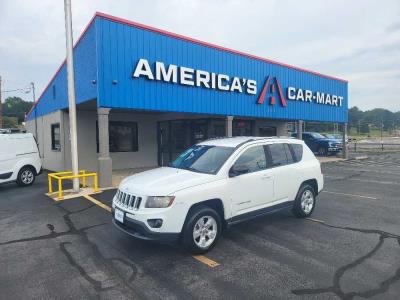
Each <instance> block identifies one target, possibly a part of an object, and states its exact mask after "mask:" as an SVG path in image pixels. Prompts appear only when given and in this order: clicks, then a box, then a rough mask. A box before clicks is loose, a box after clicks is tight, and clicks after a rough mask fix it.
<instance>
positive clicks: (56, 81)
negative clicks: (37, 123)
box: [27, 26, 97, 120]
mask: <svg viewBox="0 0 400 300" xmlns="http://www.w3.org/2000/svg"><path fill="white" fill-rule="evenodd" d="M95 44H96V31H95V27H94V26H90V27H89V28H88V30H87V31H86V33H85V35H84V36H82V38H81V39H80V41H79V43H78V44H77V45H76V47H75V48H74V65H75V98H76V103H78V104H79V103H82V102H85V101H88V100H93V99H96V98H97V86H96V85H94V84H93V83H92V81H93V80H96V78H97V66H96V48H95ZM67 107H68V89H67V67H66V64H65V62H64V63H63V64H62V65H61V67H60V69H59V70H58V72H57V73H56V75H55V76H54V78H53V79H52V80H51V81H50V82H49V85H48V86H47V87H46V89H45V90H44V91H43V93H42V95H41V96H40V98H39V99H38V102H37V104H36V106H35V107H34V109H33V110H32V111H31V113H30V114H29V115H28V117H27V119H28V120H30V119H32V118H35V116H37V117H39V116H42V115H46V114H48V113H51V112H54V111H57V110H59V109H63V108H67Z"/></svg>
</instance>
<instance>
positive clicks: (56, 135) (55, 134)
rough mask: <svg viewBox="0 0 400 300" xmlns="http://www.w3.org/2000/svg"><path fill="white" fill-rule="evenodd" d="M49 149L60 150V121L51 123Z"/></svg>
mask: <svg viewBox="0 0 400 300" xmlns="http://www.w3.org/2000/svg"><path fill="white" fill-rule="evenodd" d="M51 150H54V151H60V150H61V144H60V123H57V124H52V125H51Z"/></svg>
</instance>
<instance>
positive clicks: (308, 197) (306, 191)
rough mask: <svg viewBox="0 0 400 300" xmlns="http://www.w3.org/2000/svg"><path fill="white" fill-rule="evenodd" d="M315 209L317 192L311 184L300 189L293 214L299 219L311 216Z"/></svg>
mask: <svg viewBox="0 0 400 300" xmlns="http://www.w3.org/2000/svg"><path fill="white" fill-rule="evenodd" d="M314 208H315V191H314V189H313V188H312V186H311V185H309V184H304V185H302V186H301V187H300V189H299V192H298V193H297V196H296V200H295V201H294V204H293V210H292V211H293V214H294V215H295V216H296V217H298V218H307V217H309V216H311V214H312V212H313V211H314Z"/></svg>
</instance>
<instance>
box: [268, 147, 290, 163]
mask: <svg viewBox="0 0 400 300" xmlns="http://www.w3.org/2000/svg"><path fill="white" fill-rule="evenodd" d="M267 149H268V152H269V154H270V159H271V166H272V167H277V166H283V165H286V164H287V157H286V151H285V146H284V144H271V145H267Z"/></svg>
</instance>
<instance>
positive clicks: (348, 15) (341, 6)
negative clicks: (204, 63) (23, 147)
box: [0, 0, 400, 111]
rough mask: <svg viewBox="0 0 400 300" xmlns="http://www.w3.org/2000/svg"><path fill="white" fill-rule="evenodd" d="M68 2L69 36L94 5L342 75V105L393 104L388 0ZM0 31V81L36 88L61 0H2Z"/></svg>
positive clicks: (58, 40) (57, 46) (52, 53)
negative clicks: (345, 101)
mask: <svg viewBox="0 0 400 300" xmlns="http://www.w3.org/2000/svg"><path fill="white" fill-rule="evenodd" d="M72 9H73V29H74V36H75V39H77V38H78V36H79V35H80V33H81V32H82V30H83V29H84V27H85V26H86V24H87V23H88V22H89V20H90V19H91V17H92V16H93V15H94V13H95V12H96V11H102V12H105V13H108V14H112V15H116V16H119V17H122V18H126V19H131V20H134V21H137V22H140V23H144V24H147V25H151V26H155V27H159V28H163V29H166V30H169V31H172V32H176V33H179V34H183V35H187V36H190V37H194V38H197V39H201V40H205V41H208V42H211V43H215V44H219V45H222V46H226V47H229V48H233V49H237V50H241V51H244V52H248V53H251V54H255V55H259V56H263V57H267V58H270V59H275V60H278V61H281V62H284V63H288V64H293V65H297V66H299V67H304V68H309V69H312V70H315V71H319V72H322V73H326V74H329V75H333V76H338V77H343V78H345V79H348V80H349V81H350V83H349V99H350V106H353V105H357V106H359V107H360V108H362V109H370V108H374V107H377V106H380V107H384V108H388V109H391V110H395V111H397V110H400V105H399V104H398V103H399V101H398V100H400V99H399V97H398V95H400V85H399V84H398V83H399V79H400V75H399V73H398V72H396V70H399V69H400V38H399V37H400V23H399V21H398V20H399V16H400V3H399V2H398V1H396V0H393V1H391V0H388V1H385V4H384V5H382V4H381V3H380V2H377V1H371V0H366V1H361V0H357V1H345V0H329V1H318V0H308V1H296V0H281V1H278V0H274V1H263V0H250V1H240V0H230V1H222V0H220V1H212V0H198V1H194V0H185V1H184V0H170V1H163V0H158V1H132V0H120V1H111V0H108V1H106V0H98V1H95V0H92V1H77V0H72ZM0 36H1V39H0V74H1V75H2V76H3V80H4V88H6V89H13V88H18V87H23V86H26V85H27V83H29V82H30V81H35V83H36V86H37V88H38V91H41V90H42V89H43V88H44V87H45V85H46V84H47V81H48V80H49V79H50V78H51V76H52V75H53V74H54V72H55V70H56V69H57V67H58V65H59V64H60V63H61V61H62V60H63V59H64V57H65V37H64V7H63V1H54V0H41V1H34V0H30V1H28V0H25V1H22V0H2V1H1V2H0ZM20 96H23V95H20ZM25 97H26V96H25ZM377 99H379V101H377Z"/></svg>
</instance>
